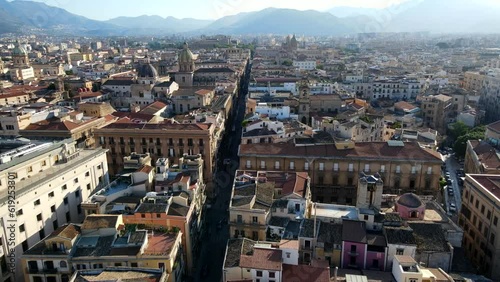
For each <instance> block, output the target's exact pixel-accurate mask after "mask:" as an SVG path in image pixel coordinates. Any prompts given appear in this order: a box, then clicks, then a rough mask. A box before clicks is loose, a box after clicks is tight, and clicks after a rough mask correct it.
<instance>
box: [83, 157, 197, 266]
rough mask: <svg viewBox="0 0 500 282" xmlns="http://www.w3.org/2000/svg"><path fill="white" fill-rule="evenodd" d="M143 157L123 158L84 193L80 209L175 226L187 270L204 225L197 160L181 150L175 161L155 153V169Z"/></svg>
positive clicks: (133, 222)
mask: <svg viewBox="0 0 500 282" xmlns="http://www.w3.org/2000/svg"><path fill="white" fill-rule="evenodd" d="M148 160H150V157H149V155H142V156H138V155H133V156H131V158H128V157H126V158H125V162H126V165H125V169H126V170H125V172H126V173H124V174H123V175H121V176H120V177H118V179H116V180H115V181H113V182H112V183H110V185H108V186H106V187H104V188H103V189H101V190H99V191H97V192H96V193H95V194H93V195H92V196H90V197H89V199H88V200H87V201H85V202H83V203H82V209H83V210H84V211H85V214H86V215H91V214H122V215H123V222H124V223H125V224H128V225H140V226H143V227H144V228H147V229H148V230H156V231H159V232H163V231H165V230H172V229H175V230H179V231H180V232H181V234H182V236H181V238H182V252H183V254H184V257H185V259H186V270H187V271H191V269H192V267H193V261H194V260H195V254H196V253H197V252H198V250H199V248H200V240H199V239H200V236H201V234H202V233H203V228H204V222H203V220H202V219H203V216H204V213H203V211H204V209H203V205H204V203H205V199H206V196H205V184H204V182H203V160H202V159H201V157H200V156H199V155H197V156H188V155H184V156H183V157H182V158H181V159H180V162H179V163H178V164H170V163H169V161H168V160H167V159H165V158H161V159H158V161H157V162H156V168H154V167H151V166H148V165H144V164H143V163H145V162H148ZM130 171H132V172H130ZM154 172H156V174H155V175H154ZM153 179H155V180H156V181H155V186H152V180H153ZM149 186H152V188H150V187H149ZM155 189H156V191H157V192H150V191H151V190H155Z"/></svg>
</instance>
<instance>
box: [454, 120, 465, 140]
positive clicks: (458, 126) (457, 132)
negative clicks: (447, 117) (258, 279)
mask: <svg viewBox="0 0 500 282" xmlns="http://www.w3.org/2000/svg"><path fill="white" fill-rule="evenodd" d="M469 130H470V128H469V127H468V126H467V125H465V123H463V122H461V121H458V122H455V123H454V124H452V126H451V129H450V137H451V138H453V139H455V140H456V139H458V137H460V136H463V135H465V134H467V132H469Z"/></svg>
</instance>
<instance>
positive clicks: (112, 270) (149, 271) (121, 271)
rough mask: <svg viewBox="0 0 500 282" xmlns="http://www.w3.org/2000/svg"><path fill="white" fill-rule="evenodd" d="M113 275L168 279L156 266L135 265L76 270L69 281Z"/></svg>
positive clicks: (159, 281) (155, 281) (154, 281)
mask: <svg viewBox="0 0 500 282" xmlns="http://www.w3.org/2000/svg"><path fill="white" fill-rule="evenodd" d="M107 277H113V279H119V280H122V281H123V280H125V281H126V280H130V279H140V280H141V281H150V282H167V281H169V280H168V279H169V275H168V273H166V272H164V271H162V270H161V269H157V268H137V267H133V268H132V267H106V268H104V269H85V270H77V271H76V272H75V273H74V274H73V276H71V279H70V280H69V281H70V282H79V281H82V279H85V280H89V279H91V280H92V281H100V282H102V280H105V279H107Z"/></svg>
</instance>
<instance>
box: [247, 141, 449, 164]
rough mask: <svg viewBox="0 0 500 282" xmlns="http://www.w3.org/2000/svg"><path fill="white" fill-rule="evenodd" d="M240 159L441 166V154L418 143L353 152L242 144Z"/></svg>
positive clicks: (365, 145) (371, 145)
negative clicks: (277, 158)
mask: <svg viewBox="0 0 500 282" xmlns="http://www.w3.org/2000/svg"><path fill="white" fill-rule="evenodd" d="M239 155H240V156H289V157H298V158H304V157H319V158H326V159H329V158H332V159H334V158H350V159H353V160H355V159H364V160H366V159H374V160H386V161H408V160H411V161H429V162H436V163H442V159H441V155H440V154H439V153H437V152H434V151H432V150H429V149H425V148H422V147H420V145H419V144H418V143H416V142H407V143H404V146H390V145H389V144H388V143H387V142H361V143H356V144H355V147H354V149H346V150H339V149H337V147H336V146H335V144H319V145H311V146H295V145H294V143H293V142H287V143H271V144H241V145H240V151H239Z"/></svg>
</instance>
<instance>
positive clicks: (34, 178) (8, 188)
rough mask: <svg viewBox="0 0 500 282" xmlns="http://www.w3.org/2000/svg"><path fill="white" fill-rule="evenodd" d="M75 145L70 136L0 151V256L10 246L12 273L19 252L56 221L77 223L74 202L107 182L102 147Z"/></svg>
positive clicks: (50, 229) (79, 215)
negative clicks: (83, 147) (80, 146)
mask: <svg viewBox="0 0 500 282" xmlns="http://www.w3.org/2000/svg"><path fill="white" fill-rule="evenodd" d="M75 145H76V143H75V142H74V141H72V140H64V141H61V142H57V143H38V144H33V143H25V145H24V146H21V147H18V148H15V149H13V150H10V151H7V152H5V153H3V154H1V155H0V198H1V201H0V203H1V204H0V222H1V224H2V226H3V228H1V230H0V242H1V246H0V259H4V258H6V257H8V256H9V254H10V253H9V250H10V249H14V250H15V252H14V257H15V258H16V262H15V268H16V269H15V270H16V272H15V273H17V274H18V275H21V274H22V273H23V271H22V270H21V263H20V260H19V258H20V257H21V255H22V253H23V252H24V251H26V250H27V249H28V248H30V247H32V246H33V245H35V244H36V243H38V242H39V241H40V240H41V239H43V238H44V237H45V236H46V235H48V234H50V233H52V232H53V231H54V230H56V229H57V228H58V227H59V226H61V225H63V224H65V223H67V222H81V221H82V220H83V219H84V213H83V211H82V209H81V206H80V203H81V202H83V201H85V200H86V199H87V198H88V197H89V195H90V194H91V193H93V192H94V190H96V189H97V188H100V187H103V186H104V185H106V184H107V183H108V182H109V176H108V166H107V161H106V150H104V149H96V150H79V149H77V148H76V146H75ZM13 196H15V200H13V199H12V197H13ZM9 200H11V201H9ZM10 238H14V240H13V241H11V239H10ZM11 244H14V246H15V247H14V246H12V245H11ZM2 256H3V257H2ZM21 276H22V275H21ZM21 278H22V277H15V281H21V280H22V279H21ZM0 280H1V279H0ZM2 281H4V280H2ZM11 281H12V280H11Z"/></svg>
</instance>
